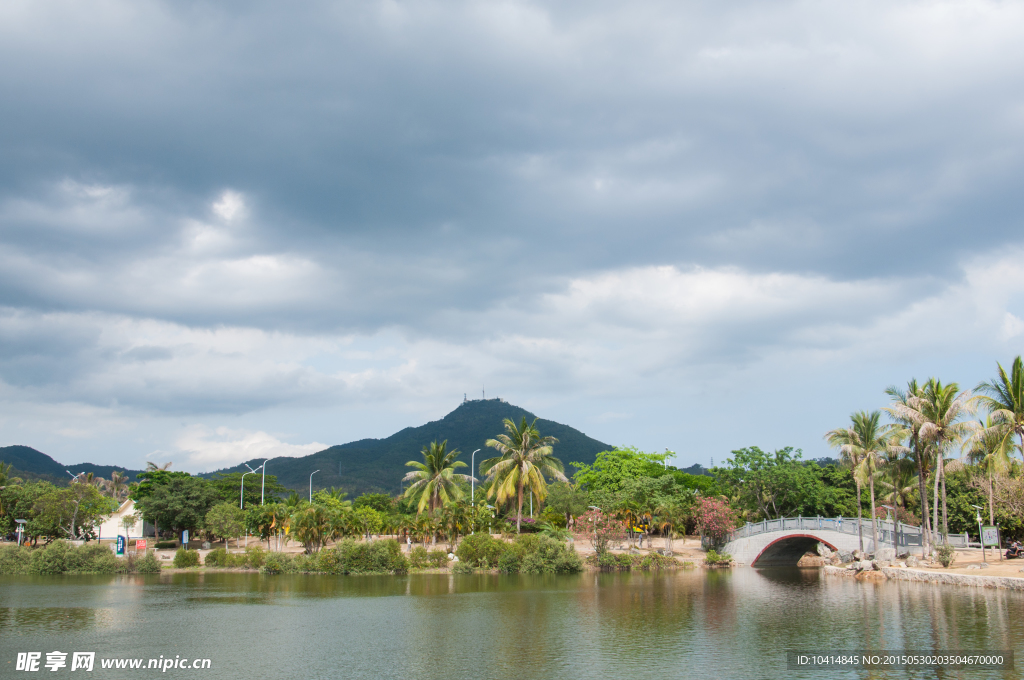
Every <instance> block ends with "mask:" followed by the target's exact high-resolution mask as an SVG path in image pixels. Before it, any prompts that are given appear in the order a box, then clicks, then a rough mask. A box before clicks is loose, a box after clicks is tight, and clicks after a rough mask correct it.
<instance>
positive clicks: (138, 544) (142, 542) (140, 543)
mask: <svg viewBox="0 0 1024 680" xmlns="http://www.w3.org/2000/svg"><path fill="white" fill-rule="evenodd" d="M135 549H136V550H145V549H146V539H144V538H140V539H139V540H137V541H135Z"/></svg>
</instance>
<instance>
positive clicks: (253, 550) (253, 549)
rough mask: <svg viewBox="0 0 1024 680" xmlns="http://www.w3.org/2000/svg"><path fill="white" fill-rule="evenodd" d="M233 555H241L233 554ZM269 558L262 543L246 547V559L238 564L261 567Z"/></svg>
mask: <svg viewBox="0 0 1024 680" xmlns="http://www.w3.org/2000/svg"><path fill="white" fill-rule="evenodd" d="M233 557H239V556H238V555H233ZM266 559H267V551H266V550H264V549H263V546H261V545H251V546H249V547H248V548H246V549H245V561H244V562H243V563H241V564H239V565H238V566H246V565H248V566H249V567H250V568H252V569H259V568H260V567H262V566H263V562H264V561H265V560H266Z"/></svg>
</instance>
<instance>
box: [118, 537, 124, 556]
mask: <svg viewBox="0 0 1024 680" xmlns="http://www.w3.org/2000/svg"><path fill="white" fill-rule="evenodd" d="M124 544H125V538H124V536H118V537H117V554H118V555H124Z"/></svg>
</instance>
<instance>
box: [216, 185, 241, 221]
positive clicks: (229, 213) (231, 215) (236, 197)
mask: <svg viewBox="0 0 1024 680" xmlns="http://www.w3.org/2000/svg"><path fill="white" fill-rule="evenodd" d="M212 207H213V212H215V213H217V214H218V215H220V217H221V218H223V219H224V221H225V222H234V221H235V220H236V219H240V218H242V217H244V216H245V198H244V197H243V196H242V194H240V193H238V192H237V191H230V190H229V191H225V192H224V193H223V194H221V196H220V200H219V201H217V202H216V203H214V204H213V206H212Z"/></svg>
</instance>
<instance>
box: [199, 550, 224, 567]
mask: <svg viewBox="0 0 1024 680" xmlns="http://www.w3.org/2000/svg"><path fill="white" fill-rule="evenodd" d="M204 564H206V566H208V567H226V566H228V551H227V550H225V549H224V548H217V549H215V550H211V551H210V552H208V553H206V559H205V560H204Z"/></svg>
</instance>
